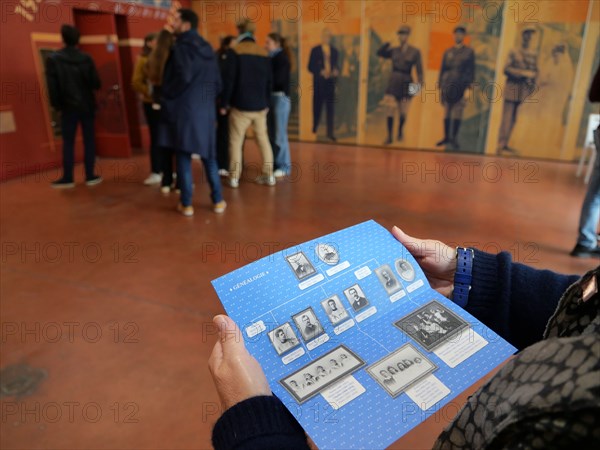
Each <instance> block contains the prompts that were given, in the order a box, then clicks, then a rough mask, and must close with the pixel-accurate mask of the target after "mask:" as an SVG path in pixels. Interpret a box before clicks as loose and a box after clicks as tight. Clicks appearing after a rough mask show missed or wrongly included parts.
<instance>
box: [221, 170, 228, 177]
mask: <svg viewBox="0 0 600 450" xmlns="http://www.w3.org/2000/svg"><path fill="white" fill-rule="evenodd" d="M219 176H220V177H228V176H229V170H225V169H219Z"/></svg>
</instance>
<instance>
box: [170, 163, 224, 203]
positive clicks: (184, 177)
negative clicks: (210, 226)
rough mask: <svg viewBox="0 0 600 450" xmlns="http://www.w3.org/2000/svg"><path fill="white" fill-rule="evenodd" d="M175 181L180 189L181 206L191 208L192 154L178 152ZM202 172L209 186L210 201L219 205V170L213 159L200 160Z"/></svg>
mask: <svg viewBox="0 0 600 450" xmlns="http://www.w3.org/2000/svg"><path fill="white" fill-rule="evenodd" d="M176 156H177V180H178V184H179V189H181V200H180V201H181V204H182V205H183V206H191V204H192V185H193V182H194V177H193V176H192V154H191V153H188V152H182V151H178V152H177V154H176ZM202 164H204V172H205V173H206V179H207V180H208V184H209V186H210V199H211V200H212V202H213V203H219V202H220V201H222V200H223V194H222V193H221V179H220V178H219V168H218V166H217V160H216V159H215V158H210V159H208V158H202Z"/></svg>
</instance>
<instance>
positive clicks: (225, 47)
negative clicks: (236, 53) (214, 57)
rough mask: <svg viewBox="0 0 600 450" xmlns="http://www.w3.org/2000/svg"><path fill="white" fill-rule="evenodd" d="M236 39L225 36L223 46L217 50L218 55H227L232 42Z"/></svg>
mask: <svg viewBox="0 0 600 450" xmlns="http://www.w3.org/2000/svg"><path fill="white" fill-rule="evenodd" d="M234 39H235V37H234V36H231V35H229V36H225V37H224V38H223V39H221V45H219V49H218V50H217V53H218V54H219V55H222V54H223V53H225V52H226V51H227V50H228V49H229V47H231V42H232V41H233V40H234Z"/></svg>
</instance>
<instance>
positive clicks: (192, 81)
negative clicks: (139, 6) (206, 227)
mask: <svg viewBox="0 0 600 450" xmlns="http://www.w3.org/2000/svg"><path fill="white" fill-rule="evenodd" d="M197 27H198V16H197V15H196V13H195V12H194V11H192V10H188V9H180V10H179V11H178V13H177V14H176V17H175V21H174V23H173V34H171V33H170V32H169V31H167V30H162V31H161V32H160V33H159V34H158V35H156V34H150V35H148V36H147V37H146V38H145V45H144V49H143V51H142V55H141V56H140V58H139V60H138V62H137V64H136V69H135V73H134V76H133V79H132V85H133V88H134V89H135V90H136V91H137V92H138V93H139V94H140V95H141V97H142V100H143V102H144V112H145V115H146V121H147V123H148V127H149V129H150V137H151V150H150V166H151V174H150V176H149V177H148V178H147V179H146V180H145V182H144V183H145V184H148V185H155V184H159V183H160V184H161V190H162V192H163V193H165V194H168V193H169V192H170V191H171V189H176V190H178V191H180V194H181V197H180V203H179V205H178V210H179V211H180V212H181V213H182V214H183V215H185V216H191V215H193V214H194V209H193V207H192V191H193V178H192V166H191V161H192V155H199V157H200V159H201V160H202V163H203V166H204V171H205V174H206V178H207V180H208V183H209V185H210V188H211V200H212V202H213V210H214V211H215V212H217V213H221V212H223V211H224V210H225V208H226V206H227V205H226V203H225V201H224V200H223V195H222V192H221V180H220V178H219V176H220V175H221V176H225V177H228V184H229V186H230V187H232V188H237V187H239V181H240V178H241V176H242V167H243V161H242V149H243V145H244V138H245V135H246V131H247V129H248V128H249V127H250V126H251V125H253V126H254V133H255V136H256V140H257V142H258V146H259V149H260V153H261V156H262V160H263V164H262V173H261V174H260V175H259V176H258V177H257V178H256V180H255V181H256V182H257V183H258V184H263V185H268V186H274V185H275V184H276V177H284V176H286V175H289V173H290V169H291V161H290V149H289V142H288V137H287V123H288V119H289V113H290V109H291V104H290V98H289V89H290V87H289V85H290V71H291V66H290V58H289V55H288V53H287V51H286V50H287V49H286V46H285V40H284V38H283V37H281V36H280V35H279V34H277V33H271V34H269V35H268V37H267V40H266V44H265V47H264V48H263V47H261V46H259V45H258V44H257V42H256V38H255V37H254V32H255V25H254V23H252V22H251V21H249V20H243V21H241V22H240V23H238V25H237V28H238V31H239V36H238V37H237V38H234V37H232V36H227V37H226V38H224V39H223V40H222V42H221V46H220V48H219V49H218V50H217V52H215V51H213V49H212V48H211V47H210V45H209V44H208V42H206V41H205V40H204V39H203V38H202V37H201V36H200V35H199V34H198V32H197ZM173 158H175V161H176V181H175V184H173V182H174V177H173V164H172V161H173Z"/></svg>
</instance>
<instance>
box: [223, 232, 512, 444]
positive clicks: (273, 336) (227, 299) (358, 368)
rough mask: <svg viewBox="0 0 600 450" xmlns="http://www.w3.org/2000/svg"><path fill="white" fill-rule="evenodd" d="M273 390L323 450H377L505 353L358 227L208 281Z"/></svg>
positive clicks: (405, 257) (507, 349)
mask: <svg viewBox="0 0 600 450" xmlns="http://www.w3.org/2000/svg"><path fill="white" fill-rule="evenodd" d="M213 286H214V288H215V290H216V291H217V294H218V295H219V298H220V299H221V302H222V303H223V306H224V307H225V310H226V311H227V313H228V314H229V315H230V317H231V318H232V319H233V320H235V322H236V323H237V324H238V325H239V326H240V328H241V330H242V334H243V336H244V339H245V341H246V346H247V348H248V350H249V351H250V353H251V354H252V355H254V357H256V359H257V360H258V361H259V362H260V364H261V365H262V367H263V369H264V371H265V373H266V375H267V379H268V380H269V383H270V385H271V388H272V390H273V393H274V394H275V395H277V396H278V397H279V398H280V399H281V400H282V401H283V403H284V404H285V405H286V406H287V407H288V409H289V410H290V411H291V413H292V414H293V415H294V416H295V417H296V419H297V420H298V421H299V422H300V424H301V425H302V427H303V428H304V429H305V430H306V432H307V433H308V434H309V435H310V437H311V438H312V439H313V441H314V442H315V444H316V445H317V446H318V447H319V448H322V449H326V448H344V449H351V448H370V449H374V448H384V447H386V446H388V445H390V444H391V443H393V442H394V441H396V440H397V439H398V438H400V437H401V436H402V435H404V434H405V433H407V432H408V431H409V430H411V429H412V428H414V427H415V426H416V425H418V424H419V423H421V422H422V421H424V420H425V419H427V418H428V417H429V416H431V415H432V414H434V413H435V412H436V411H438V410H439V409H440V408H442V407H443V406H444V405H446V404H447V403H448V402H450V401H451V400H452V399H453V398H454V397H455V396H456V395H458V394H459V393H460V392H462V391H463V390H465V389H466V388H467V387H469V386H470V385H472V384H473V383H475V382H476V381H477V380H479V379H480V378H481V377H483V376H484V375H486V374H487V373H488V372H490V371H491V370H492V369H494V368H495V367H497V366H498V365H499V364H500V363H502V362H503V361H505V360H506V359H507V358H508V357H509V356H510V355H512V354H513V353H514V352H515V348H513V347H512V346H511V345H510V344H508V343H507V342H506V341H504V340H503V339H502V338H500V337H499V336H498V335H497V334H496V333H494V332H493V331H492V330H490V329H489V328H487V327H485V326H484V325H483V324H481V323H480V322H478V321H477V320H476V319H475V318H474V317H472V316H471V315H469V314H468V313H467V312H465V311H464V310H463V309H461V308H460V307H458V306H456V305H455V304H454V303H452V302H451V301H449V300H448V299H446V298H444V297H443V296H442V295H440V294H438V293H437V292H436V291H434V290H433V289H432V288H431V287H430V286H429V283H428V281H427V279H426V278H425V275H424V274H423V272H422V270H421V268H420V267H419V266H418V264H417V263H416V261H415V260H414V259H413V257H412V256H411V255H410V253H409V252H408V251H407V250H406V248H404V247H403V246H402V245H401V244H400V243H399V242H398V241H396V239H394V237H393V236H392V235H391V234H390V233H389V232H388V231H387V230H386V229H384V228H383V227H381V226H380V225H379V224H377V223H376V222H374V221H369V222H365V223H362V224H359V225H355V226H353V227H350V228H347V229H345V230H341V231H338V232H336V233H333V234H330V235H327V236H323V237H322V238H319V239H315V240H313V241H309V242H306V243H304V244H301V245H299V246H297V247H294V248H290V249H287V250H284V251H280V252H278V253H275V254H273V255H270V256H267V257H265V258H263V259H261V260H259V261H256V262H254V263H252V264H249V265H247V266H245V267H242V268H241V269H238V270H236V271H234V272H231V273H229V274H227V275H225V276H222V277H220V278H218V279H216V280H214V281H213Z"/></svg>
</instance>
